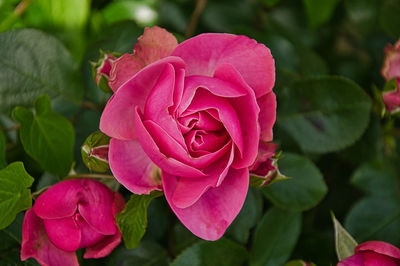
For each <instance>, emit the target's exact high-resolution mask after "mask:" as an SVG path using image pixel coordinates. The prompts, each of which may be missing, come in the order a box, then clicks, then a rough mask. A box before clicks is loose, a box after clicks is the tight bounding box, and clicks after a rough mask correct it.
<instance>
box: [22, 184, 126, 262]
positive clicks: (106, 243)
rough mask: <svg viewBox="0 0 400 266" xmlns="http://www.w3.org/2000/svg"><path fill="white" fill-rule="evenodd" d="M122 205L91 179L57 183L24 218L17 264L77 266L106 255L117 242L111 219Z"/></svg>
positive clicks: (116, 234) (119, 236) (104, 187)
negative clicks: (30, 261)
mask: <svg viewBox="0 0 400 266" xmlns="http://www.w3.org/2000/svg"><path fill="white" fill-rule="evenodd" d="M124 206H125V202H124V200H123V198H122V196H121V195H120V194H119V193H116V192H113V191H112V190H111V189H109V188H108V187H107V186H105V185H104V184H102V183H100V182H98V181H94V180H91V179H71V180H66V181H62V182H60V183H57V184H56V185H54V186H52V187H51V188H49V189H48V190H47V191H45V192H44V193H43V194H41V195H40V196H39V197H38V198H37V200H36V202H35V204H34V206H33V208H31V209H29V210H28V211H27V212H26V214H25V217H24V222H23V226H22V247H21V260H26V259H28V258H35V259H36V260H37V261H38V262H39V263H40V264H41V265H79V264H78V260H77V257H76V254H75V251H76V250H77V249H80V248H85V249H86V251H85V253H84V256H83V257H84V258H100V257H104V256H106V255H108V254H109V253H110V252H111V251H112V250H113V249H114V248H115V247H116V246H118V244H119V243H120V242H121V232H120V231H119V229H118V227H117V225H116V222H115V216H116V215H117V214H118V213H119V212H121V211H122V209H123V208H124Z"/></svg>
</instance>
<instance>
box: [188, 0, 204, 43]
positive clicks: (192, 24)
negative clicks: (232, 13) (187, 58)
mask: <svg viewBox="0 0 400 266" xmlns="http://www.w3.org/2000/svg"><path fill="white" fill-rule="evenodd" d="M206 3H207V0H197V1H196V7H195V8H194V11H193V13H192V16H191V17H190V20H189V24H188V27H187V29H186V33H185V38H186V39H188V38H190V37H191V36H193V34H194V32H195V30H196V27H197V23H198V21H199V18H200V15H201V13H202V12H203V10H204V8H205V7H206Z"/></svg>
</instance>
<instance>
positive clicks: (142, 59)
mask: <svg viewBox="0 0 400 266" xmlns="http://www.w3.org/2000/svg"><path fill="white" fill-rule="evenodd" d="M177 45H178V42H177V40H176V38H175V37H174V35H172V34H171V33H169V32H168V31H166V30H165V29H162V28H159V27H157V26H154V27H151V28H145V29H144V33H143V35H142V36H140V37H139V38H138V42H137V43H136V44H135V48H134V49H133V54H124V55H122V56H121V57H120V58H118V59H117V60H116V61H115V62H114V63H113V67H112V70H111V73H110V80H109V85H110V88H111V89H112V90H113V91H114V92H116V91H117V90H118V88H119V87H120V86H121V85H123V84H124V83H125V82H126V81H127V80H129V79H130V78H131V77H132V76H133V75H135V74H136V73H137V72H139V71H140V70H141V69H142V68H143V67H145V66H146V65H149V64H151V63H153V62H155V61H157V60H159V59H162V58H164V57H167V56H169V55H170V54H171V52H172V50H174V49H175V47H176V46H177Z"/></svg>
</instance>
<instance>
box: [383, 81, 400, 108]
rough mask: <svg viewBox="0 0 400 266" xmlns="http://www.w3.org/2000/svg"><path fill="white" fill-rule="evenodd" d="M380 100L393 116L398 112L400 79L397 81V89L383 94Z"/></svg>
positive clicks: (399, 105)
mask: <svg viewBox="0 0 400 266" xmlns="http://www.w3.org/2000/svg"><path fill="white" fill-rule="evenodd" d="M382 99H383V103H384V104H385V107H386V109H387V110H388V111H389V112H390V113H392V114H394V113H397V112H399V111H400V78H398V79H397V89H395V90H393V91H385V92H383V93H382Z"/></svg>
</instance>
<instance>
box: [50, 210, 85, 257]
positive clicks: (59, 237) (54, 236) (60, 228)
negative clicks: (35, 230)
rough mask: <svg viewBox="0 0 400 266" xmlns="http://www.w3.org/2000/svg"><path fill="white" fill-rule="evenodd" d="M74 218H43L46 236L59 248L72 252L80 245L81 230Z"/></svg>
mask: <svg viewBox="0 0 400 266" xmlns="http://www.w3.org/2000/svg"><path fill="white" fill-rule="evenodd" d="M74 218H75V217H67V218H60V219H45V220H43V224H44V228H45V229H46V234H47V236H48V237H49V239H50V241H51V242H52V243H53V244H54V245H55V246H56V247H58V248H59V249H62V250H65V251H70V252H74V251H76V250H77V249H78V248H79V246H80V243H81V230H80V228H79V226H78V224H77V222H76V220H75V219H74Z"/></svg>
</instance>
